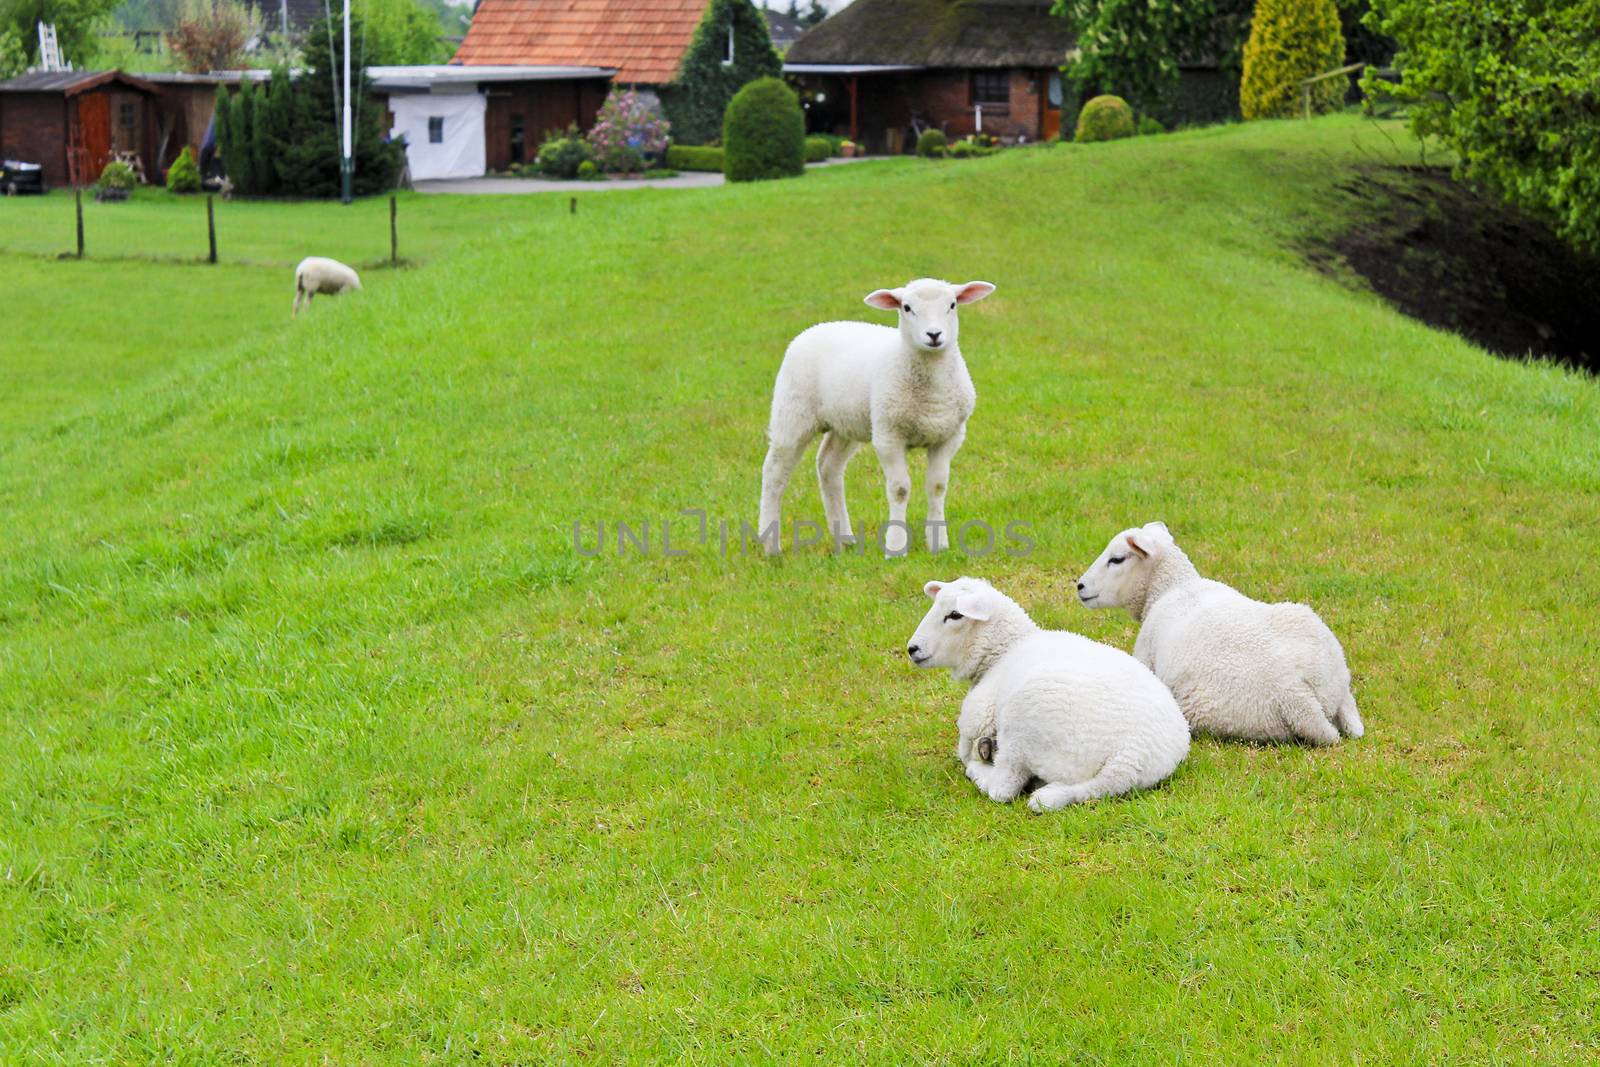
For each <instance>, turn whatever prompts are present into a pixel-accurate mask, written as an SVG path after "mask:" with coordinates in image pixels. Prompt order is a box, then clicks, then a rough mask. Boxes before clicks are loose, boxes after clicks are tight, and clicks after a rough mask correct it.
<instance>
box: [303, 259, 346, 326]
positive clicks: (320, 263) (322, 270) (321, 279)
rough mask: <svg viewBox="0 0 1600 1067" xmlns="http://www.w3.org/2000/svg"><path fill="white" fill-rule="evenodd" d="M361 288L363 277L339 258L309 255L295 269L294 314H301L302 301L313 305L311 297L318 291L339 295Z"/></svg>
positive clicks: (307, 304) (308, 305)
mask: <svg viewBox="0 0 1600 1067" xmlns="http://www.w3.org/2000/svg"><path fill="white" fill-rule="evenodd" d="M360 288H361V279H360V277H359V276H357V274H356V272H355V271H354V270H351V269H350V268H349V267H347V266H345V265H344V264H343V263H340V262H339V261H338V260H337V259H327V258H325V257H323V256H307V257H306V258H305V259H302V260H301V261H300V265H299V266H298V267H296V268H295V269H294V314H295V315H299V314H300V301H301V299H302V298H304V299H305V302H306V306H307V307H310V306H311V298H312V297H313V296H316V295H317V294H318V293H326V294H328V295H329V296H337V295H338V294H339V293H343V292H348V291H349V290H352V289H360Z"/></svg>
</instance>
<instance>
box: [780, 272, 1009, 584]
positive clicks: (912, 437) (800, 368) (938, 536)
mask: <svg viewBox="0 0 1600 1067" xmlns="http://www.w3.org/2000/svg"><path fill="white" fill-rule="evenodd" d="M992 292H994V286H992V285H990V284H989V283H988V282H968V283H967V284H965V285H951V284H950V283H949V282H941V281H938V280H936V279H933V278H922V279H919V280H917V281H913V282H907V283H906V284H905V285H904V286H903V287H901V288H899V289H879V290H876V291H875V292H873V293H870V294H868V296H867V298H866V302H867V304H869V305H870V306H872V307H875V308H881V309H883V310H884V311H894V312H898V313H899V316H900V324H899V328H898V329H890V328H889V327H888V326H878V325H874V324H873V323H870V322H825V323H822V324H821V325H819V326H813V327H811V328H810V329H808V330H806V331H804V332H803V333H801V334H800V335H799V336H798V337H796V338H795V339H794V340H793V341H791V342H790V344H789V349H788V351H787V352H785V353H784V356H783V366H781V367H779V368H778V380H777V382H776V384H775V385H774V386H773V391H772V419H771V422H770V423H769V425H768V428H767V441H768V447H767V459H766V462H765V463H764V464H763V465H762V468H761V518H760V525H759V531H758V532H759V534H760V536H761V537H762V538H763V539H764V540H765V541H766V545H767V551H768V552H778V551H781V548H782V538H783V534H782V514H781V508H782V504H783V491H784V489H785V488H787V487H788V485H789V476H790V475H791V474H793V473H794V468H795V464H796V463H798V462H799V461H800V456H801V455H802V454H803V453H804V452H805V450H806V446H807V445H809V444H810V443H811V439H812V438H813V437H815V436H817V434H819V433H820V434H822V444H821V445H819V446H818V447H817V481H818V482H820V483H821V486H822V507H823V511H824V512H825V513H826V514H827V520H828V529H829V531H830V533H831V534H832V535H833V537H834V538H835V539H836V540H837V541H839V542H845V541H848V540H850V539H851V536H852V534H851V529H850V513H849V511H848V509H847V508H846V507H845V500H844V469H845V465H846V464H848V463H849V462H850V458H851V457H852V456H854V455H855V454H856V450H857V449H859V448H860V447H861V445H862V444H863V443H865V442H868V441H870V442H872V447H873V448H874V449H875V450H876V451H877V453H878V462H879V463H880V464H882V465H883V476H884V481H885V483H886V485H887V491H888V495H889V524H888V526H887V527H886V528H885V530H884V540H883V547H884V551H885V553H886V554H887V555H890V556H897V555H900V554H902V553H903V552H905V550H906V541H907V533H908V528H907V526H906V502H907V500H908V499H909V498H910V496H911V471H910V468H909V467H908V466H907V465H906V450H907V449H911V448H926V449H927V450H928V476H927V484H928V520H927V521H928V526H927V540H928V549H929V551H932V552H940V551H943V549H944V548H945V546H946V545H947V544H948V543H949V542H948V538H947V537H946V535H945V530H944V497H945V489H946V487H947V486H948V485H949V482H950V460H951V458H952V457H954V456H955V454H956V450H957V449H959V448H960V447H961V441H962V439H963V438H965V437H966V433H967V419H968V417H969V416H971V414H972V409H973V407H974V406H975V405H976V404H977V398H978V394H977V392H976V391H975V390H974V389H973V387H972V378H971V377H970V376H969V375H968V374H967V365H966V363H965V362H963V361H962V359H961V349H960V348H959V347H958V346H957V337H958V330H959V326H960V324H959V322H958V321H957V318H956V307H957V305H960V304H971V303H973V302H974V301H978V300H982V299H983V298H984V297H986V296H988V295H989V294H990V293H992Z"/></svg>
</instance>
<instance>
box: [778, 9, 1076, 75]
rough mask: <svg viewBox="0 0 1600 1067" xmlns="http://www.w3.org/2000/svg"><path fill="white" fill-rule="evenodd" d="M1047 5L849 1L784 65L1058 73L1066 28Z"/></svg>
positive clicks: (1067, 41)
mask: <svg viewBox="0 0 1600 1067" xmlns="http://www.w3.org/2000/svg"><path fill="white" fill-rule="evenodd" d="M1050 8H1051V2H1050V0H855V2H854V3H852V4H851V5H850V6H849V7H846V8H845V9H844V10H842V11H840V12H839V13H838V14H837V15H833V16H832V17H830V18H827V19H824V20H823V21H822V22H819V23H818V24H817V25H815V26H813V27H811V29H809V30H807V31H806V32H805V33H804V34H802V35H801V36H800V39H799V40H797V41H795V43H794V44H792V45H790V46H789V51H788V52H787V53H786V54H785V56H784V59H785V61H786V62H787V63H789V64H796V65H822V64H848V65H878V66H889V65H902V66H917V67H946V68H950V67H956V68H978V69H984V68H990V69H998V68H1007V67H1059V66H1060V65H1061V64H1062V63H1064V62H1065V61H1066V55H1067V50H1068V49H1069V48H1071V47H1072V42H1073V36H1072V32H1071V28H1070V26H1069V25H1068V23H1067V20H1066V19H1064V18H1059V17H1057V16H1055V15H1052V14H1050Z"/></svg>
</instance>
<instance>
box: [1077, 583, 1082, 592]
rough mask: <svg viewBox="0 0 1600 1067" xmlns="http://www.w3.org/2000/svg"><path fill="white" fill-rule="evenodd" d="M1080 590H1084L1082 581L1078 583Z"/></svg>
mask: <svg viewBox="0 0 1600 1067" xmlns="http://www.w3.org/2000/svg"><path fill="white" fill-rule="evenodd" d="M1078 592H1080V593H1081V592H1083V583H1082V582H1079V583H1078Z"/></svg>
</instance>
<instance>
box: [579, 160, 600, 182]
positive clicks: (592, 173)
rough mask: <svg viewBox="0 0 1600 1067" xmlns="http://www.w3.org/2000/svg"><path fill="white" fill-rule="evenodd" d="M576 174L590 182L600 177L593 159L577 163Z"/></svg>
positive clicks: (598, 169)
mask: <svg viewBox="0 0 1600 1067" xmlns="http://www.w3.org/2000/svg"><path fill="white" fill-rule="evenodd" d="M577 175H578V177H579V178H580V179H582V180H583V181H586V182H592V181H594V180H595V179H596V178H598V177H600V168H599V167H598V166H596V165H595V161H594V160H592V159H586V160H584V161H583V162H582V163H579V164H578V171H577Z"/></svg>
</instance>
